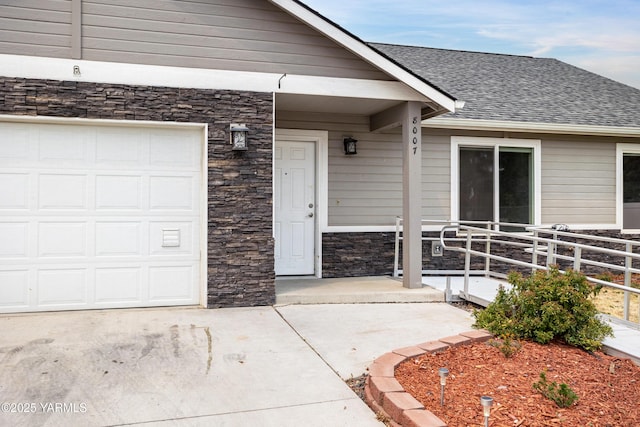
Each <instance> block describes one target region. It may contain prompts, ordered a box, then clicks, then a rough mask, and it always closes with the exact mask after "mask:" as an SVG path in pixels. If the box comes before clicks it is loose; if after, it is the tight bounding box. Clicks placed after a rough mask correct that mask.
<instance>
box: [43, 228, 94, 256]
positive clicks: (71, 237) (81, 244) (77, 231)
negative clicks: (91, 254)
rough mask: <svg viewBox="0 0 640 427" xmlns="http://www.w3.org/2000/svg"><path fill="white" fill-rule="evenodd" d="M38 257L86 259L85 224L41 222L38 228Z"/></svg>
mask: <svg viewBox="0 0 640 427" xmlns="http://www.w3.org/2000/svg"><path fill="white" fill-rule="evenodd" d="M38 256H39V257H42V258H47V257H86V256H87V224H86V223H85V222H42V223H40V224H39V227H38Z"/></svg>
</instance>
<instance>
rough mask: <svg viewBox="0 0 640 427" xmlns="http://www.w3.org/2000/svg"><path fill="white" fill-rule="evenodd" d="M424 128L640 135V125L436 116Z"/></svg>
mask: <svg viewBox="0 0 640 427" xmlns="http://www.w3.org/2000/svg"><path fill="white" fill-rule="evenodd" d="M422 127H425V128H444V129H459V130H488V131H499V132H525V133H532V132H533V133H561V134H570V135H594V136H619V137H640V127H622V126H621V127H617V126H592V125H572V124H556V123H534V122H510V121H499V120H476V119H454V118H446V117H436V118H433V119H427V120H423V121H422Z"/></svg>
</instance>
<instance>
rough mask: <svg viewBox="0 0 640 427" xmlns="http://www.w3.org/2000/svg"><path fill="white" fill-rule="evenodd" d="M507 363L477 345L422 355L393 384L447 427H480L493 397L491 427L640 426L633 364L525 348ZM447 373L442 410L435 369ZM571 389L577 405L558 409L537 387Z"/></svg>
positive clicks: (639, 378)
mask: <svg viewBox="0 0 640 427" xmlns="http://www.w3.org/2000/svg"><path fill="white" fill-rule="evenodd" d="M521 344H522V347H521V349H520V350H519V351H518V352H517V353H516V354H515V355H514V356H512V357H511V358H506V357H505V356H504V355H503V354H502V352H501V351H500V349H499V348H497V347H495V346H491V345H489V344H488V343H477V344H470V345H464V346H461V347H454V348H449V349H448V350H447V351H445V352H442V353H437V354H426V355H422V356H419V357H416V358H413V359H410V360H407V361H406V362H404V363H402V364H400V365H399V366H398V367H397V368H396V373H395V376H396V379H397V380H398V381H399V382H400V384H402V386H403V387H404V389H405V390H406V391H407V392H409V393H411V394H412V395H413V396H414V397H415V398H416V399H418V400H419V401H420V402H421V403H422V404H423V405H424V406H425V407H426V408H427V409H428V410H430V411H431V412H433V413H434V414H435V415H437V416H438V417H439V418H440V419H442V420H443V421H445V422H446V423H447V424H448V425H449V426H455V427H463V426H474V427H477V426H482V425H484V424H483V423H484V418H483V416H482V407H481V406H480V396H483V395H486V396H491V397H493V399H494V403H493V408H492V411H491V417H490V419H489V420H490V422H489V425H490V426H494V427H497V426H509V427H513V426H516V427H517V426H535V427H537V426H554V427H559V426H561V427H585V426H594V427H606V426H624V427H630V426H640V367H638V366H636V365H634V364H633V363H632V362H631V361H630V360H628V359H620V358H616V357H612V356H608V355H605V354H603V353H601V352H597V353H587V352H585V351H583V350H580V349H577V348H575V347H570V346H567V345H563V344H558V343H552V344H549V345H540V344H535V343H532V342H522V343H521ZM441 367H446V368H447V369H449V372H450V374H449V377H448V378H447V385H446V388H445V406H444V407H442V406H440V382H439V381H440V380H439V376H438V369H439V368H441ZM543 371H546V376H547V381H548V382H552V381H555V382H556V383H557V384H561V383H566V384H567V385H568V386H569V387H571V389H572V390H573V391H574V392H575V393H576V394H577V395H578V397H579V400H578V401H577V402H576V403H574V404H573V405H572V406H570V407H569V408H559V407H558V406H557V405H556V404H555V403H554V402H553V401H552V400H550V399H548V398H546V397H544V396H542V395H541V394H540V393H538V392H537V391H535V390H534V389H533V387H532V385H533V383H535V382H537V381H539V380H540V373H541V372H543Z"/></svg>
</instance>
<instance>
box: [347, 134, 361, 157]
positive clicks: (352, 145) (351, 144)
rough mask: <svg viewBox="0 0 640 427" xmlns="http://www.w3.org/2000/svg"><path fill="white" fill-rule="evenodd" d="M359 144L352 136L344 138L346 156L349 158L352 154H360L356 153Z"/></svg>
mask: <svg viewBox="0 0 640 427" xmlns="http://www.w3.org/2000/svg"><path fill="white" fill-rule="evenodd" d="M357 142H358V140H357V139H354V138H352V137H350V136H346V137H345V138H344V154H346V155H348V156H349V155H352V154H358V152H357V151H356V143H357Z"/></svg>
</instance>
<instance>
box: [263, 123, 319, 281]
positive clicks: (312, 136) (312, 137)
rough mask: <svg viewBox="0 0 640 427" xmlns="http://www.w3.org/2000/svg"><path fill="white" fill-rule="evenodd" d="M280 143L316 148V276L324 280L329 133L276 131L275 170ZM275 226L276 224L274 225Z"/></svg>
mask: <svg viewBox="0 0 640 427" xmlns="http://www.w3.org/2000/svg"><path fill="white" fill-rule="evenodd" d="M278 141H302V142H311V143H313V144H314V146H315V158H316V159H315V177H314V178H315V184H316V185H315V199H316V221H315V224H314V230H315V231H314V271H315V273H314V276H315V277H317V278H322V231H323V230H324V229H325V228H326V227H327V223H328V208H327V200H329V188H328V185H329V171H328V166H329V164H328V163H329V162H328V159H329V132H328V131H324V130H306V129H278V128H276V130H275V138H274V142H273V144H274V145H273V153H274V157H273V169H274V170H275V164H276V159H275V152H276V150H275V148H276V144H277V142H278ZM273 185H274V188H273V195H274V196H273V197H275V194H276V192H275V182H274V183H273ZM275 206H276V204H275V203H273V215H272V218H273V219H272V221H275ZM273 225H275V224H273ZM273 225H272V229H273V230H274V231H273V238H274V239H275V227H273Z"/></svg>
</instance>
